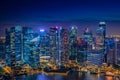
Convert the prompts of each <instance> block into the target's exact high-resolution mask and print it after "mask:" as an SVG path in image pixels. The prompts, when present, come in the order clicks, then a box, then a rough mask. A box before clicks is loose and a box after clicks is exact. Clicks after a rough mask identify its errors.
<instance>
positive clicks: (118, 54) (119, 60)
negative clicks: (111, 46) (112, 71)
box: [114, 37, 120, 67]
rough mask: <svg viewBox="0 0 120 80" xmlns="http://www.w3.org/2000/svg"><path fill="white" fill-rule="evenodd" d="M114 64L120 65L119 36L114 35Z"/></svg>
mask: <svg viewBox="0 0 120 80" xmlns="http://www.w3.org/2000/svg"><path fill="white" fill-rule="evenodd" d="M114 39H115V64H116V65H117V66H118V67H120V37H115V38H114Z"/></svg>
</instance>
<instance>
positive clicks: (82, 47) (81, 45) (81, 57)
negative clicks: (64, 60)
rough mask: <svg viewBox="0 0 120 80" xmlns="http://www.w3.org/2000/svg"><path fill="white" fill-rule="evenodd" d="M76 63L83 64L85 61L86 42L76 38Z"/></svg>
mask: <svg viewBox="0 0 120 80" xmlns="http://www.w3.org/2000/svg"><path fill="white" fill-rule="evenodd" d="M76 45H77V55H76V58H77V63H79V64H83V63H85V62H86V61H87V42H86V41H85V40H84V39H82V38H78V40H77V44H76Z"/></svg>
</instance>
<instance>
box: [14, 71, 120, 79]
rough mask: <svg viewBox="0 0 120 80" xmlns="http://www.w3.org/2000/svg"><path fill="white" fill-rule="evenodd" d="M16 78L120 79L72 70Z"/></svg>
mask: <svg viewBox="0 0 120 80" xmlns="http://www.w3.org/2000/svg"><path fill="white" fill-rule="evenodd" d="M16 80H119V79H117V78H113V77H111V76H104V75H103V74H101V75H98V74H90V73H81V72H70V73H69V74H68V75H59V74H52V75H48V74H44V73H40V74H35V75H27V76H25V75H22V76H17V77H16Z"/></svg>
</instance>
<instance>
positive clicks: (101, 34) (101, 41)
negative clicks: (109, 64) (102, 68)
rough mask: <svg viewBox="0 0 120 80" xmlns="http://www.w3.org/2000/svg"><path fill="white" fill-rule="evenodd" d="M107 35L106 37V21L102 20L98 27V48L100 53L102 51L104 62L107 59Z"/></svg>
mask: <svg viewBox="0 0 120 80" xmlns="http://www.w3.org/2000/svg"><path fill="white" fill-rule="evenodd" d="M105 37H106V23H105V22H100V23H99V27H98V29H97V35H96V49H97V50H98V51H99V52H100V53H102V56H103V57H102V59H103V60H102V61H103V62H106V61H107V60H106V59H107V56H106V49H105Z"/></svg>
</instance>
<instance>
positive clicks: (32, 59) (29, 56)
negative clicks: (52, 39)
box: [21, 27, 40, 67]
mask: <svg viewBox="0 0 120 80" xmlns="http://www.w3.org/2000/svg"><path fill="white" fill-rule="evenodd" d="M22 33H23V38H22V40H23V45H22V46H21V47H22V49H23V63H24V64H29V65H30V66H31V67H36V66H38V65H39V63H40V61H39V47H38V45H39V40H38V39H37V40H36V38H37V37H38V36H39V35H38V34H37V33H34V31H33V29H32V28H29V27H23V30H22Z"/></svg>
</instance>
